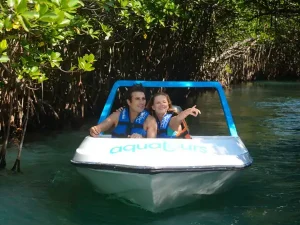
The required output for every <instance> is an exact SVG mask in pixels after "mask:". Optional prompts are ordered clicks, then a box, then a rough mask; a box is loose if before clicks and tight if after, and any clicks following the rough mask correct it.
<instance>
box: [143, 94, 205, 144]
mask: <svg viewBox="0 0 300 225" xmlns="http://www.w3.org/2000/svg"><path fill="white" fill-rule="evenodd" d="M146 108H147V109H148V110H149V112H150V113H151V114H152V115H153V116H154V117H155V118H156V121H157V126H158V128H157V129H158V130H157V137H158V138H191V137H190V135H189V130H188V126H187V124H186V122H185V118H186V117H188V116H189V115H192V116H195V117H196V116H197V115H198V114H201V112H200V110H199V109H197V108H196V106H193V107H192V108H188V109H186V110H184V111H182V112H180V113H176V112H175V110H174V109H173V108H172V102H171V99H170V97H169V95H168V94H166V93H164V92H159V93H156V94H155V95H154V96H153V97H152V98H151V99H150V101H149V102H148V104H147V106H146Z"/></svg>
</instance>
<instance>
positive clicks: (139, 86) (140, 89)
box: [126, 84, 146, 101]
mask: <svg viewBox="0 0 300 225" xmlns="http://www.w3.org/2000/svg"><path fill="white" fill-rule="evenodd" d="M133 92H143V93H144V94H145V95H146V93H145V88H144V87H143V85H142V84H135V85H133V86H132V87H131V88H129V89H128V91H127V95H126V100H129V101H131V99H132V93H133Z"/></svg>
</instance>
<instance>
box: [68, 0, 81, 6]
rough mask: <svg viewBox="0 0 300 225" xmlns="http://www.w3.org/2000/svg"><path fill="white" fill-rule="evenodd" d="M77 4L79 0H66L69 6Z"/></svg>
mask: <svg viewBox="0 0 300 225" xmlns="http://www.w3.org/2000/svg"><path fill="white" fill-rule="evenodd" d="M78 5H79V0H69V2H68V6H69V8H73V7H74V6H78Z"/></svg>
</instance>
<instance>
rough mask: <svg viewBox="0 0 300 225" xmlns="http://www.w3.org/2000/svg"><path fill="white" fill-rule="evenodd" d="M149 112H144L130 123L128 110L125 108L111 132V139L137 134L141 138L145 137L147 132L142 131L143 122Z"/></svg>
mask: <svg viewBox="0 0 300 225" xmlns="http://www.w3.org/2000/svg"><path fill="white" fill-rule="evenodd" d="M148 115H149V112H148V111H146V110H144V111H142V112H140V113H139V114H138V116H137V117H136V118H135V120H134V122H133V123H131V122H130V117H129V109H128V108H125V109H123V110H122V111H121V113H120V116H119V122H118V125H117V126H116V128H115V129H114V130H113V131H112V135H111V137H112V138H127V137H128V135H131V134H133V133H137V134H140V135H142V136H143V137H146V136H147V131H145V130H144V127H143V125H144V122H145V121H146V119H147V117H148Z"/></svg>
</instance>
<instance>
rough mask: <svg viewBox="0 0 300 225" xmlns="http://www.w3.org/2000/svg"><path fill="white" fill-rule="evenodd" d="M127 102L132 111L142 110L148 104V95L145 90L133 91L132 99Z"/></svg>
mask: <svg viewBox="0 0 300 225" xmlns="http://www.w3.org/2000/svg"><path fill="white" fill-rule="evenodd" d="M127 104H128V106H129V108H130V110H131V111H134V112H138V113H140V112H142V111H143V110H144V109H145V106H146V97H145V94H144V93H143V92H132V93H131V101H129V100H127Z"/></svg>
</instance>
